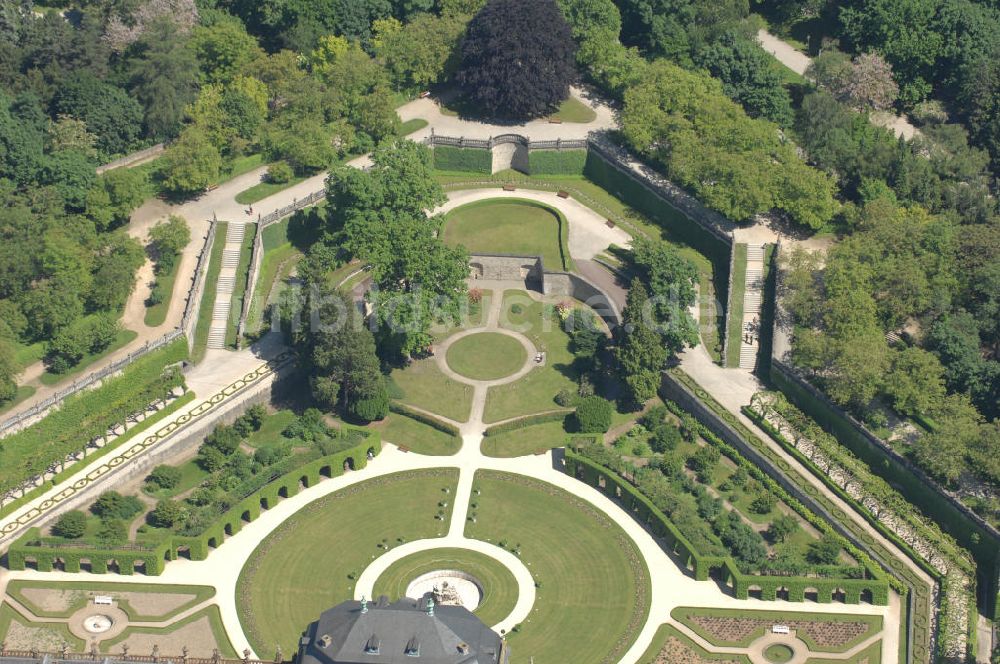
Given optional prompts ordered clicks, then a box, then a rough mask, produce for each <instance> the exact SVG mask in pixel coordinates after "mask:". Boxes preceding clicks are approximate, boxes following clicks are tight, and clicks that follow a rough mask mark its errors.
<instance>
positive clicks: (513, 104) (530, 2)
mask: <svg viewBox="0 0 1000 664" xmlns="http://www.w3.org/2000/svg"><path fill="white" fill-rule="evenodd" d="M575 52H576V45H575V44H574V42H573V37H572V33H571V31H570V27H569V25H568V24H567V23H566V19H565V18H564V17H563V14H562V11H561V10H560V9H559V7H558V6H557V5H556V3H555V0H490V1H489V2H487V3H486V6H485V7H483V9H482V10H481V11H480V12H479V13H478V14H476V16H475V17H474V18H473V19H472V21H471V22H470V23H469V25H468V29H467V31H466V34H465V39H464V40H463V41H462V46H461V64H460V65H459V69H458V72H457V74H456V76H455V78H456V80H457V81H458V83H459V85H460V86H461V88H462V91H463V94H464V95H465V97H466V99H467V100H468V101H469V102H470V103H472V104H473V105H475V106H477V107H479V108H481V109H482V110H483V111H484V112H485V113H486V114H488V115H490V116H493V117H498V118H504V119H509V120H526V119H529V118H535V117H539V116H541V115H545V114H546V113H551V112H553V111H555V110H556V109H557V108H558V106H559V104H560V102H562V101H563V100H564V99H566V97H568V96H569V85H570V83H572V82H573V79H574V78H575V76H576V68H575Z"/></svg>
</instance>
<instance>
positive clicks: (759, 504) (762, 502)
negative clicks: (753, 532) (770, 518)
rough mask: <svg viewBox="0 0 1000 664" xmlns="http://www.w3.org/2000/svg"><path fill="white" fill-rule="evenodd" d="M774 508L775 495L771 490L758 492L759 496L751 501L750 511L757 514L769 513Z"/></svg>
mask: <svg viewBox="0 0 1000 664" xmlns="http://www.w3.org/2000/svg"><path fill="white" fill-rule="evenodd" d="M773 509H774V496H773V495H771V492H770V491H764V492H762V493H759V494H757V497H756V498H754V499H753V502H751V503H750V511H751V512H755V513H757V514H767V513H769V512H770V511H771V510H773Z"/></svg>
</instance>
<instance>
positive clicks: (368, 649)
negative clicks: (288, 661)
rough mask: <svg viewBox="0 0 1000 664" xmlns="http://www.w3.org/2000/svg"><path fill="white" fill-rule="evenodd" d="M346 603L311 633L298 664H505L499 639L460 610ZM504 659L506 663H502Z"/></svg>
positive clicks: (424, 604)
mask: <svg viewBox="0 0 1000 664" xmlns="http://www.w3.org/2000/svg"><path fill="white" fill-rule="evenodd" d="M429 599H430V594H428V595H426V596H425V597H424V598H423V599H420V600H413V599H409V598H406V599H402V600H400V601H398V602H395V603H392V604H390V603H389V601H388V600H387V599H386V598H385V597H382V598H379V600H378V602H372V603H367V604H364V603H363V602H355V601H351V602H344V603H342V604H338V605H337V606H335V607H333V608H332V609H330V610H329V611H326V612H325V613H323V615H321V616H320V618H319V620H317V621H316V622H314V623H313V624H311V625H310V626H309V629H308V630H306V633H305V636H303V637H302V642H301V644H300V647H299V659H298V664H361V663H370V664H403V663H405V664H504V663H505V662H506V656H505V653H504V650H503V643H502V641H501V640H500V637H499V636H498V635H497V634H496V632H494V631H493V630H491V629H490V628H489V627H487V626H486V625H484V624H483V623H482V622H481V621H480V620H479V618H477V617H476V616H475V615H473V614H472V613H471V612H470V611H468V610H467V609H465V608H464V607H461V606H443V605H442V606H433V611H431V610H429V609H428V600H429ZM501 657H503V659H502V660H501Z"/></svg>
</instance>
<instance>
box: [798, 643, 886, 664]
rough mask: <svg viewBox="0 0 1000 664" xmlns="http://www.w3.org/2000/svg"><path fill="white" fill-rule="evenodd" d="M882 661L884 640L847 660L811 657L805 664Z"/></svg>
mask: <svg viewBox="0 0 1000 664" xmlns="http://www.w3.org/2000/svg"><path fill="white" fill-rule="evenodd" d="M881 661H882V640H881V639H879V640H878V641H876V642H875V643H873V644H871V645H870V646H868V647H867V648H865V649H864V650H862V651H861V652H859V653H855V654H854V655H853V656H852V657H848V658H847V659H833V658H832V657H810V658H809V659H807V660H806V661H805V664H871V663H872V662H881Z"/></svg>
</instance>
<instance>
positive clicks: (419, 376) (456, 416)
mask: <svg viewBox="0 0 1000 664" xmlns="http://www.w3.org/2000/svg"><path fill="white" fill-rule="evenodd" d="M391 377H392V382H393V383H394V384H395V387H396V388H397V389H398V391H397V392H396V398H398V399H399V400H400V401H402V402H403V403H407V404H409V405H411V406H416V407H417V408H423V409H424V410H427V411H430V412H432V413H436V414H437V415H441V416H442V417H447V418H448V419H450V420H455V421H456V422H465V421H466V420H468V419H469V411H470V410H471V409H472V387H471V386H469V385H465V384H463V383H459V382H458V381H455V380H452V379H451V378H448V377H447V376H445V375H444V374H443V373H441V370H440V369H438V368H437V363H436V362H435V360H434V358H427V359H423V360H417V361H415V362H413V363H412V364H410V366H408V367H406V368H405V369H396V370H394V371H393V372H392V376H391Z"/></svg>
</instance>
